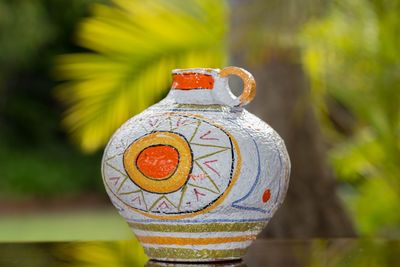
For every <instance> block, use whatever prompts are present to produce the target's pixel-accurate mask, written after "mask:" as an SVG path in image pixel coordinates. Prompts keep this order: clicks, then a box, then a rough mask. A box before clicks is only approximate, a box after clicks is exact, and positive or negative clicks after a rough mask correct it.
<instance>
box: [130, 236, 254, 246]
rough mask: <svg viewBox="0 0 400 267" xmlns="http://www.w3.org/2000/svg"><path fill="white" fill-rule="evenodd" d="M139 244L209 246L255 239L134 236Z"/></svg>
mask: <svg viewBox="0 0 400 267" xmlns="http://www.w3.org/2000/svg"><path fill="white" fill-rule="evenodd" d="M136 237H137V238H138V239H139V241H140V242H142V243H145V244H157V245H209V244H221V243H231V242H243V241H249V240H254V239H256V236H255V235H248V236H228V237H210V238H209V237H200V238H188V237H168V236H136Z"/></svg>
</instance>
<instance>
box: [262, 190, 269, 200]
mask: <svg viewBox="0 0 400 267" xmlns="http://www.w3.org/2000/svg"><path fill="white" fill-rule="evenodd" d="M270 198H271V190H269V189H266V190H265V191H264V194H263V196H262V201H263V202H264V203H266V202H267V201H268V200H269V199H270Z"/></svg>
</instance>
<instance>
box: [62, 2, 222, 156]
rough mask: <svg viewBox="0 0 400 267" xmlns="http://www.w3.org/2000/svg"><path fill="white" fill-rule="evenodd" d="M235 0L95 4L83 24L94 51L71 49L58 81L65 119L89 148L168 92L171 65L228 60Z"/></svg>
mask: <svg viewBox="0 0 400 267" xmlns="http://www.w3.org/2000/svg"><path fill="white" fill-rule="evenodd" d="M227 11H228V9H227V5H226V3H225V2H224V1H213V0H194V1H187V2H186V1H179V0H169V1H164V0H152V1H148V0H147V1H139V0H113V1H112V3H111V5H104V4H96V5H93V8H92V12H93V15H92V16H91V17H89V18H87V19H86V20H84V21H83V22H82V23H81V25H80V26H79V28H78V34H77V39H78V44H79V45H80V46H82V47H84V48H87V49H89V50H90V51H91V52H87V53H78V54H69V55H63V56H61V57H60V58H59V60H58V62H57V67H56V75H57V77H58V78H60V79H62V80H65V83H63V84H61V85H60V86H59V88H58V89H57V95H58V97H59V98H60V99H61V100H62V101H63V102H64V103H66V105H67V106H68V110H67V112H66V115H65V118H64V125H65V126H66V127H67V128H68V130H69V131H70V133H71V135H72V137H73V139H74V140H75V141H76V142H77V143H78V144H79V145H80V147H81V148H82V149H83V150H84V151H86V152H93V151H95V150H97V149H99V148H101V147H102V146H103V145H104V144H105V143H106V142H107V140H108V139H109V138H110V136H111V134H112V133H113V132H114V131H115V130H116V129H117V128H118V127H119V126H120V125H121V124H122V123H123V122H124V121H126V120H127V119H128V118H130V117H131V116H133V115H135V114H137V113H139V112H141V111H142V110H144V109H145V108H147V107H148V106H149V105H151V104H153V103H155V102H157V101H158V100H160V98H162V97H163V96H164V95H165V94H166V91H167V90H168V88H169V85H170V82H171V80H170V76H171V70H172V69H174V68H189V67H219V66H222V65H224V64H225V63H226V58H227V54H226V52H225V51H226V47H225V45H226V42H225V35H226V32H227V23H226V22H227Z"/></svg>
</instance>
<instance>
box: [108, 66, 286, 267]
mask: <svg viewBox="0 0 400 267" xmlns="http://www.w3.org/2000/svg"><path fill="white" fill-rule="evenodd" d="M230 74H233V75H238V76H240V77H241V78H242V79H243V80H244V87H245V88H244V93H243V95H242V96H241V97H239V98H237V97H235V96H233V95H232V93H231V92H230V89H229V86H228V80H227V79H228V78H227V77H228V75H230ZM254 95H255V82H254V79H253V77H252V76H251V75H250V74H249V73H248V72H246V71H244V70H243V69H240V68H236V67H228V68H226V69H224V70H222V71H219V70H218V69H183V70H175V71H173V84H172V88H171V91H170V93H169V94H168V96H167V97H166V98H165V99H164V100H162V101H161V102H159V103H158V104H155V105H154V106H152V107H150V108H148V109H147V110H146V111H144V112H142V113H141V114H139V115H137V116H135V117H133V118H131V119H130V120H128V121H127V122H126V123H125V124H124V125H122V126H121V128H120V129H118V131H117V132H116V133H115V134H114V136H113V137H112V138H111V140H110V142H109V144H108V145H107V147H106V149H105V152H104V157H103V163H102V175H103V181H104V184H105V187H106V190H107V193H108V194H109V196H110V199H111V201H112V203H113V204H114V206H115V207H116V208H117V209H118V211H119V213H120V214H121V215H122V216H123V217H124V218H125V219H126V220H127V221H128V224H129V225H130V227H131V228H132V231H133V232H134V233H135V235H136V237H137V238H138V240H139V241H140V242H141V244H142V245H143V247H144V249H145V252H146V253H147V255H148V256H149V257H150V258H152V259H157V260H165V261H220V260H228V259H237V258H241V257H242V256H243V255H244V254H245V253H246V250H247V248H248V247H249V245H250V244H251V242H252V241H253V240H254V239H255V238H256V236H257V234H258V233H259V232H260V231H261V230H262V229H263V228H264V227H265V226H266V224H267V223H268V221H269V220H270V219H271V217H272V216H273V214H274V213H275V211H276V210H277V208H278V207H279V206H280V205H281V203H282V201H283V199H284V197H285V194H286V190H287V187H288V182H289V170H290V161H289V157H288V154H287V151H286V148H285V145H284V143H283V140H282V139H281V138H280V137H279V135H278V134H277V133H276V132H275V131H274V130H273V129H272V128H271V127H270V126H269V125H268V124H266V123H265V122H263V121H262V120H260V119H259V118H257V117H256V116H254V115H253V114H251V113H249V112H247V111H246V110H245V109H243V108H242V105H244V104H246V103H248V102H249V101H251V99H252V98H253V97H254Z"/></svg>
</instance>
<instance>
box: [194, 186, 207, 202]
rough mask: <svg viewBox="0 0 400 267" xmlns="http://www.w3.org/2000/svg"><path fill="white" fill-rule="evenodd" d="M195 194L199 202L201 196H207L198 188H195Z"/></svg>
mask: <svg viewBox="0 0 400 267" xmlns="http://www.w3.org/2000/svg"><path fill="white" fill-rule="evenodd" d="M193 191H194V194H195V195H196V199H197V201H199V199H200V198H199V196H205V195H206V194H203V193H201V192H200V191H199V190H197V189H196V188H193Z"/></svg>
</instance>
